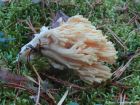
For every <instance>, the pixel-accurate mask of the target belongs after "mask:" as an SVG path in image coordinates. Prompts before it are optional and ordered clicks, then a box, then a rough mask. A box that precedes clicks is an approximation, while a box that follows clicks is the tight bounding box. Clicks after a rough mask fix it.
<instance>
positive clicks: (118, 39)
mask: <svg viewBox="0 0 140 105" xmlns="http://www.w3.org/2000/svg"><path fill="white" fill-rule="evenodd" d="M106 29H107V30H108V31H109V32H110V33H111V35H112V36H113V37H114V39H115V40H116V41H117V42H118V43H119V44H120V45H121V46H122V47H123V48H124V49H125V50H127V47H126V46H125V45H124V43H123V42H122V41H121V39H120V38H119V37H118V36H117V35H116V34H115V33H114V32H113V31H112V30H111V29H110V28H108V27H106Z"/></svg>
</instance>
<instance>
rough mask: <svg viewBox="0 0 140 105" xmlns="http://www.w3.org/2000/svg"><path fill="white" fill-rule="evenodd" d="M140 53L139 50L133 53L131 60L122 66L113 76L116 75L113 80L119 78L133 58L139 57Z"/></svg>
mask: <svg viewBox="0 0 140 105" xmlns="http://www.w3.org/2000/svg"><path fill="white" fill-rule="evenodd" d="M139 55H140V53H139V52H137V53H136V54H135V55H133V56H132V57H131V58H130V59H129V61H128V62H127V63H126V64H125V65H124V66H120V67H119V68H118V69H117V70H116V71H115V72H114V73H113V75H112V76H114V78H113V80H114V79H118V78H119V77H120V76H121V75H122V74H123V72H124V71H125V70H126V68H127V67H129V65H130V63H131V62H132V60H133V59H134V58H136V57H138V56H139Z"/></svg>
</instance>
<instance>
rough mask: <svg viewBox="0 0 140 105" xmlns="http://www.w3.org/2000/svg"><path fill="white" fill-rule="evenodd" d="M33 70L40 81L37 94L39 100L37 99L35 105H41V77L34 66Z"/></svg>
mask: <svg viewBox="0 0 140 105" xmlns="http://www.w3.org/2000/svg"><path fill="white" fill-rule="evenodd" d="M33 70H34V72H35V73H36V75H37V79H38V93H37V99H36V103H35V105H38V104H39V99H40V88H41V86H40V82H41V78H40V76H39V74H38V72H37V70H36V68H35V67H34V66H33Z"/></svg>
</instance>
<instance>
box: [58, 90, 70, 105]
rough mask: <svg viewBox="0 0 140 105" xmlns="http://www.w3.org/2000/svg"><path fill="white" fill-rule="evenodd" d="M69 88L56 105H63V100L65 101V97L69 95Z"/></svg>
mask: <svg viewBox="0 0 140 105" xmlns="http://www.w3.org/2000/svg"><path fill="white" fill-rule="evenodd" d="M70 88H71V87H70ZM70 88H68V89H67V91H66V92H65V94H64V95H63V97H62V98H61V99H60V101H59V102H58V104H57V105H62V104H63V102H64V100H65V99H66V97H67V95H68V93H69V90H70Z"/></svg>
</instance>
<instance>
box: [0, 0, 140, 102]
mask: <svg viewBox="0 0 140 105" xmlns="http://www.w3.org/2000/svg"><path fill="white" fill-rule="evenodd" d="M72 1H74V2H72ZM72 1H71V2H69V1H67V0H66V1H64V2H60V3H59V4H57V3H50V4H49V7H50V9H51V11H52V12H53V13H55V12H56V11H57V10H63V11H64V12H65V13H66V14H67V15H69V16H73V15H76V14H81V15H84V16H85V17H87V18H89V20H90V21H91V22H92V23H93V25H95V26H103V27H101V29H102V30H103V33H104V34H105V35H107V36H108V38H109V39H110V40H111V41H113V42H114V43H115V47H116V49H117V50H118V58H120V56H121V55H122V54H124V49H123V48H121V47H120V45H119V44H118V43H116V41H115V40H114V39H113V37H112V35H111V34H110V33H109V32H108V31H107V29H106V28H105V27H109V28H110V29H111V30H112V31H113V32H115V33H116V34H117V35H118V37H119V38H120V39H121V40H122V41H123V42H124V43H125V45H126V46H127V48H128V50H127V52H130V51H131V52H133V51H135V50H136V49H137V48H138V47H139V46H140V35H139V34H140V30H139V27H138V26H137V25H136V24H135V22H132V23H131V24H128V23H129V21H130V19H131V18H132V17H133V16H134V15H133V13H135V12H137V11H139V9H140V7H139V4H137V5H136V6H133V4H135V3H134V1H127V2H126V1H125V0H102V1H103V2H102V4H99V5H95V6H94V5H92V4H94V3H95V1H96V0H72ZM124 3H127V4H128V6H129V10H128V11H127V12H122V11H119V12H118V11H116V8H117V7H118V6H119V7H122V6H123V5H124ZM132 11H135V12H132ZM51 15H52V14H51V12H50V10H49V9H48V7H44V8H43V7H42V6H41V5H40V4H32V3H31V1H30V0H20V2H16V1H14V2H12V3H10V4H7V5H5V6H2V7H0V31H1V32H4V33H5V36H6V37H10V38H16V41H13V42H10V43H9V45H8V47H7V48H5V49H4V50H2V48H1V52H0V58H1V60H5V61H6V62H7V64H6V65H8V67H9V68H11V69H12V70H13V72H16V66H15V63H14V60H15V59H16V56H17V54H18V52H19V50H20V48H21V47H22V46H23V45H24V44H26V43H27V42H28V41H29V39H28V38H29V36H32V34H33V32H32V31H31V30H30V29H29V28H28V25H27V24H26V23H25V22H22V21H28V20H30V21H31V22H32V24H33V26H34V27H35V28H40V27H41V26H43V25H46V26H47V25H49V24H50V21H51ZM37 31H39V30H37ZM42 59H43V58H42ZM42 59H40V60H41V64H42V65H43V66H44V61H45V60H42ZM39 62H40V61H39ZM45 62H47V61H45ZM122 62H124V61H120V60H119V61H118V62H117V63H116V64H115V65H114V67H112V68H113V70H116V69H117V68H118V67H119V66H120V65H121V64H122ZM139 63H140V58H137V59H136V60H134V61H133V62H132V63H131V65H130V66H129V67H128V68H127V70H126V72H125V73H124V74H123V76H122V77H121V78H120V79H122V78H124V77H126V76H128V75H132V76H131V77H129V78H127V79H125V80H123V81H122V84H124V85H130V86H131V88H130V89H128V90H126V91H125V94H127V95H128V101H131V102H135V101H139V99H140V81H139V80H140V77H139V75H140V66H139ZM41 64H40V63H37V62H36V66H37V67H38V68H41V67H42V65H41ZM40 65H41V66H40ZM45 66H48V65H45ZM43 69H44V68H43ZM42 72H43V71H42ZM20 73H21V74H22V75H32V73H31V71H30V70H29V69H28V68H27V67H26V66H22V68H21V71H20ZM73 78H74V77H71V78H70V79H68V80H69V81H70V82H73V83H78V84H81V83H80V82H79V80H74V79H73ZM77 81H78V82H77ZM0 90H1V92H0V97H1V100H0V103H1V105H7V104H9V105H14V103H15V100H14V97H15V96H16V92H15V90H14V89H10V90H9V89H7V88H2V89H0ZM64 91H65V88H62V89H61V92H59V93H58V95H56V96H55V97H56V99H57V101H58V100H59V99H60V98H61V97H62V95H63V93H64ZM118 92H120V88H118V87H116V86H113V85H109V86H108V85H107V86H102V85H101V86H100V87H99V88H91V89H89V90H86V91H83V92H80V93H77V94H76V95H73V96H72V97H69V96H68V98H67V100H66V103H68V102H70V101H74V100H75V101H76V102H78V103H79V104H80V105H94V104H106V105H109V104H110V103H111V102H116V101H117V99H116V98H115V97H116V96H117V94H118ZM21 93H22V94H20V95H19V96H18V98H17V99H16V105H25V104H26V105H29V104H30V105H31V104H32V105H34V103H33V101H31V100H30V99H29V95H28V94H27V93H26V92H25V91H21ZM9 96H10V99H9V98H8V97H9ZM77 97H79V98H77ZM42 104H43V103H42Z"/></svg>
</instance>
